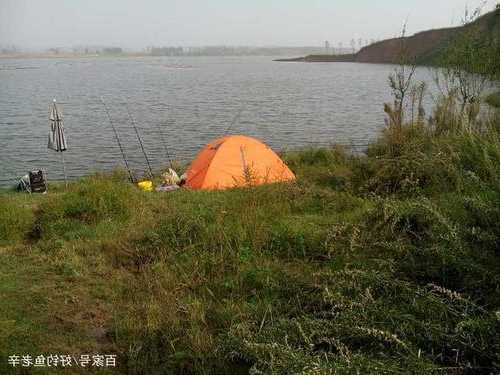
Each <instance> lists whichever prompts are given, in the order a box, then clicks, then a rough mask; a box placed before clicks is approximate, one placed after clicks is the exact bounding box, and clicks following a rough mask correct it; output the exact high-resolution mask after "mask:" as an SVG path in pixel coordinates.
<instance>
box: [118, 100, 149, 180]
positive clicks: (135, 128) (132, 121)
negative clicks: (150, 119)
mask: <svg viewBox="0 0 500 375" xmlns="http://www.w3.org/2000/svg"><path fill="white" fill-rule="evenodd" d="M125 108H126V109H127V114H128V117H129V118H130V121H131V123H132V127H133V128H134V130H135V134H136V135H137V139H138V140H139V144H140V146H141V150H142V153H143V154H144V159H146V163H147V165H148V168H149V175H150V176H151V178H154V175H153V169H152V168H151V163H150V162H149V158H148V154H146V150H145V149H144V144H143V143H142V139H141V136H140V134H139V130H138V129H137V126H136V123H135V120H134V118H133V117H132V114H131V113H130V110H129V109H128V103H127V101H126V100H125Z"/></svg>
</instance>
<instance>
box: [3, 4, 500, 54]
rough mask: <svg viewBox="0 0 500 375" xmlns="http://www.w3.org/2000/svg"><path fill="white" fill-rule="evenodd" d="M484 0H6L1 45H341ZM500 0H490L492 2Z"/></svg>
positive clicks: (451, 19)
mask: <svg viewBox="0 0 500 375" xmlns="http://www.w3.org/2000/svg"><path fill="white" fill-rule="evenodd" d="M478 3H479V0H0V45H6V44H15V45H17V46H20V47H28V48H45V47H49V46H75V45H117V46H122V47H132V48H141V47H144V46H147V45H184V46H198V45H254V46H269V45H289V46H303V45H321V44H322V43H323V41H325V40H330V41H331V43H332V44H333V45H337V44H338V43H339V42H343V43H344V45H346V44H347V43H348V42H349V41H350V40H351V38H356V39H357V38H363V39H372V38H374V39H381V38H387V37H392V36H395V35H396V34H398V32H399V31H400V30H401V26H402V24H403V22H404V20H405V19H408V26H409V32H410V33H414V32H417V31H421V30H425V29H430V28H437V27H446V26H451V25H452V24H457V23H458V22H459V20H460V17H461V15H462V14H463V12H464V9H465V6H466V4H469V5H477V4H478ZM493 3H495V1H494V0H490V1H489V6H488V10H489V9H492V8H493Z"/></svg>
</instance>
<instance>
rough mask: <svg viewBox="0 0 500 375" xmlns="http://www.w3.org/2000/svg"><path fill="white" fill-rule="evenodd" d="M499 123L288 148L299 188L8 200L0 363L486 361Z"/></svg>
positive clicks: (122, 183)
mask: <svg viewBox="0 0 500 375" xmlns="http://www.w3.org/2000/svg"><path fill="white" fill-rule="evenodd" d="M498 129H500V122H498V121H497V122H496V123H492V124H490V126H489V127H487V130H483V131H481V132H477V133H471V132H460V131H442V129H441V130H439V129H434V128H431V127H424V126H410V127H405V128H403V129H401V130H400V131H397V132H394V131H386V133H384V134H383V135H382V136H381V138H380V140H379V141H378V142H377V143H375V144H373V145H372V146H371V147H370V148H369V150H368V153H367V156H351V155H350V154H349V153H348V152H345V150H343V149H341V148H332V149H310V150H304V151H302V152H295V153H289V154H287V155H285V156H284V158H285V160H286V162H287V163H288V164H289V165H290V167H291V168H292V169H293V170H294V171H295V172H296V174H297V176H298V181H297V183H295V184H285V185H272V186H264V187H258V188H248V189H239V190H230V191H213V192H195V191H177V192H174V193H168V194H153V193H143V192H140V191H138V190H137V189H136V188H135V187H133V186H131V185H130V184H128V183H127V182H126V177H125V176H124V175H122V174H120V173H116V174H115V175H112V176H94V177H89V178H86V179H83V180H81V181H79V182H76V183H73V184H71V186H70V187H69V189H68V190H67V191H66V190H57V189H55V190H54V189H52V190H51V193H50V194H48V195H46V196H36V195H33V196H29V195H23V194H14V193H5V194H1V195H0V259H1V261H0V279H1V280H0V296H1V299H2V303H1V304H0V369H2V370H4V371H5V372H7V371H11V370H12V368H10V367H9V366H8V365H7V357H8V356H9V355H12V354H19V355H21V354H26V353H29V354H32V355H37V354H49V353H59V354H72V355H75V356H79V355H80V354H85V353H91V354H92V353H102V354H110V353H114V354H117V355H118V363H119V366H120V368H119V369H116V370H113V369H110V368H109V369H107V370H106V371H102V372H100V373H107V372H109V373H113V372H116V373H123V372H125V371H128V372H129V373H137V374H139V373H148V374H149V373H176V374H177V373H199V374H209V373H213V374H224V373H227V374H234V373H248V371H249V370H250V369H251V370H252V371H253V372H252V373H260V372H259V371H261V372H263V373H275V374H289V373H304V374H313V373H314V374H320V373H334V372H335V371H337V373H356V372H357V373H387V374H406V373H410V372H411V373H414V374H429V373H436V374H441V373H494V372H496V371H499V369H500V368H499V367H498V366H499V363H500V357H499V355H498V353H499V352H500V346H499V345H500V342H499V336H498V332H499V329H500V292H499V288H500V257H499V256H500V253H499V248H500V247H499V245H500V242H499V239H500V220H499V218H500V179H499V177H500V137H499V132H498ZM40 372H41V373H43V371H40ZM60 372H61V373H65V371H64V370H61V371H60ZM78 372H81V373H88V370H83V369H75V368H72V369H71V370H67V371H66V373H78ZM19 373H21V371H19Z"/></svg>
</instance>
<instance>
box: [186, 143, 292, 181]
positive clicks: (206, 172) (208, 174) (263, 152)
mask: <svg viewBox="0 0 500 375" xmlns="http://www.w3.org/2000/svg"><path fill="white" fill-rule="evenodd" d="M292 180H295V175H294V174H293V173H292V171H291V170H290V169H288V167H287V166H286V165H285V163H283V161H282V160H281V159H280V157H279V156H278V155H276V153H274V151H273V150H271V149H270V148H269V147H268V146H266V145H265V144H263V143H261V142H259V141H258V140H256V139H254V138H250V137H245V136H242V135H230V136H226V137H223V138H220V139H217V140H215V141H212V142H210V143H209V144H208V145H206V146H205V148H204V149H203V150H202V151H201V152H200V153H199V154H198V156H197V157H196V159H195V160H194V161H193V162H192V163H191V166H190V167H189V169H188V171H187V180H186V186H187V187H190V188H192V189H226V188H233V187H241V186H249V185H250V186H252V185H262V184H266V183H273V182H284V181H292Z"/></svg>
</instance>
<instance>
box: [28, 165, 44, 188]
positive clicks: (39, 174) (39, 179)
mask: <svg viewBox="0 0 500 375" xmlns="http://www.w3.org/2000/svg"><path fill="white" fill-rule="evenodd" d="M29 178H30V190H31V192H32V193H45V192H47V180H46V179H45V173H43V171H42V170H36V171H31V172H30V173H29Z"/></svg>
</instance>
